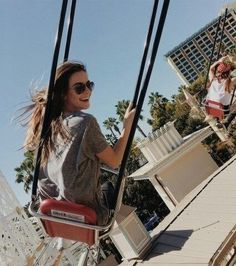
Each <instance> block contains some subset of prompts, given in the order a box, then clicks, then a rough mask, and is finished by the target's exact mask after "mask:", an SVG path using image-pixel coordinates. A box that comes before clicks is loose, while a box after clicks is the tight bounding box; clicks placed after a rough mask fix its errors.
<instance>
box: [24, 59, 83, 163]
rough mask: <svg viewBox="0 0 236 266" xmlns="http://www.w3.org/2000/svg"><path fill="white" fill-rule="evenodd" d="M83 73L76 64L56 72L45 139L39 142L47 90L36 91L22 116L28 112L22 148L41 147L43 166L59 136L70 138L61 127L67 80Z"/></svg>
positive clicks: (63, 138) (63, 127)
mask: <svg viewBox="0 0 236 266" xmlns="http://www.w3.org/2000/svg"><path fill="white" fill-rule="evenodd" d="M79 71H85V72H86V68H85V66H84V65H83V64H81V63H78V62H68V61H67V62H65V63H63V64H61V65H60V66H59V67H58V68H57V71H56V76H55V85H54V90H53V101H52V103H51V107H52V108H51V113H50V121H51V124H50V127H49V128H48V131H47V134H46V137H45V139H44V140H43V142H42V141H40V135H41V129H42V123H43V117H44V112H45V106H46V104H47V89H45V88H44V89H42V90H39V91H37V92H36V93H35V94H34V95H33V96H32V102H33V104H31V105H29V106H27V107H26V108H25V111H24V113H23V114H24V115H25V114H27V113H29V112H30V118H29V120H28V122H27V123H26V124H27V126H28V129H27V133H26V138H25V143H24V147H25V148H26V149H27V150H31V151H34V152H35V151H36V149H37V147H38V145H43V150H42V157H41V162H42V165H45V164H46V163H47V161H48V159H49V156H50V154H51V152H53V151H55V144H56V141H57V139H58V136H60V139H61V140H62V141H67V140H68V139H69V138H70V133H69V131H68V129H67V128H65V126H64V125H63V123H62V121H63V118H62V114H63V110H64V100H65V97H66V94H67V91H68V83H69V78H70V77H71V75H72V74H74V73H75V72H79Z"/></svg>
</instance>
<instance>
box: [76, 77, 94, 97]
mask: <svg viewBox="0 0 236 266" xmlns="http://www.w3.org/2000/svg"><path fill="white" fill-rule="evenodd" d="M86 88H88V89H89V90H90V91H92V90H93V89H94V82H93V81H90V80H88V81H87V82H86V83H82V82H78V83H76V84H75V85H74V86H73V87H72V89H73V90H75V92H76V93H77V94H81V93H83V92H84V91H85V90H86Z"/></svg>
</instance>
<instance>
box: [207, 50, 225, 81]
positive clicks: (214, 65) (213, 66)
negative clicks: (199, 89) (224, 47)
mask: <svg viewBox="0 0 236 266" xmlns="http://www.w3.org/2000/svg"><path fill="white" fill-rule="evenodd" d="M227 58H228V56H227V55H226V56H223V57H221V58H220V59H219V60H217V61H216V62H215V63H213V64H212V65H211V66H210V72H209V81H210V82H211V81H212V79H213V78H214V76H215V68H216V66H217V65H219V63H221V62H223V61H224V60H226V59H227Z"/></svg>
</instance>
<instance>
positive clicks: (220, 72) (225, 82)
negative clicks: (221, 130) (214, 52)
mask: <svg viewBox="0 0 236 266" xmlns="http://www.w3.org/2000/svg"><path fill="white" fill-rule="evenodd" d="M227 58H228V56H225V57H222V58H221V59H220V60H218V61H216V62H215V63H213V64H212V65H211V67H210V72H209V85H208V87H207V90H208V93H207V96H206V101H208V100H211V101H215V102H217V103H221V104H222V105H223V109H224V110H225V112H224V113H225V114H228V113H229V107H230V106H229V105H230V102H231V98H232V94H231V93H232V92H233V87H234V86H235V85H236V77H234V78H231V77H230V72H231V70H232V64H231V63H230V62H227V61H226V59H227ZM231 118H232V117H231ZM233 118H234V117H233ZM233 118H232V119H233ZM232 119H231V120H230V122H231V121H232ZM230 122H229V123H230ZM229 123H228V121H227V123H226V126H228V124H229Z"/></svg>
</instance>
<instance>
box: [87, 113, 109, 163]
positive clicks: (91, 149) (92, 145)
mask: <svg viewBox="0 0 236 266" xmlns="http://www.w3.org/2000/svg"><path fill="white" fill-rule="evenodd" d="M107 146H108V143H107V141H106V139H105V137H104V135H103V134H102V132H101V129H100V126H99V124H98V122H97V120H96V118H95V117H93V116H91V117H90V121H89V123H88V124H87V128H86V130H85V134H84V139H83V148H84V152H85V154H87V155H88V157H90V158H94V156H95V155H96V154H97V153H99V152H102V151H103V150H105V149H106V147H107Z"/></svg>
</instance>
